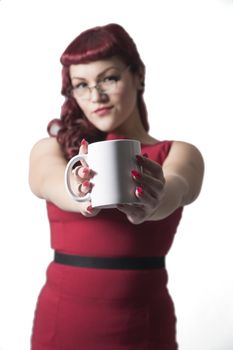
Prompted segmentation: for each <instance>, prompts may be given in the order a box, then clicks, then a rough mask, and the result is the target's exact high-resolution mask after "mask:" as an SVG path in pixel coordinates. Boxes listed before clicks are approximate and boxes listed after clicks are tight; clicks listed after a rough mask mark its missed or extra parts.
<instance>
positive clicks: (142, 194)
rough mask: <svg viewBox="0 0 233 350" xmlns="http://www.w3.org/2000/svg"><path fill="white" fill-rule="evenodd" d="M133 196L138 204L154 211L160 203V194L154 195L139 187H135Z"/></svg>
mask: <svg viewBox="0 0 233 350" xmlns="http://www.w3.org/2000/svg"><path fill="white" fill-rule="evenodd" d="M135 196H136V197H137V198H138V199H139V200H140V203H141V204H142V205H144V207H145V208H147V209H148V208H151V209H155V208H156V207H157V206H158V204H159V201H160V198H161V196H160V194H159V195H154V194H151V193H149V192H147V191H145V189H144V188H142V187H141V186H137V187H136V190H135Z"/></svg>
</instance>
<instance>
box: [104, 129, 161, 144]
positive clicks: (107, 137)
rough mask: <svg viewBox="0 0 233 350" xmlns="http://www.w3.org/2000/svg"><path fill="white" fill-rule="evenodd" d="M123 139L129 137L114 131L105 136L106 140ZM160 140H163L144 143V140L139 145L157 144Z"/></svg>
mask: <svg viewBox="0 0 233 350" xmlns="http://www.w3.org/2000/svg"><path fill="white" fill-rule="evenodd" d="M122 139H123V140H125V139H130V138H128V137H126V136H123V135H120V134H116V133H114V132H109V133H108V134H107V136H106V139H105V140H106V141H110V140H122ZM161 142H164V141H156V142H154V143H144V142H141V145H142V146H145V147H146V146H153V145H157V144H159V143H161Z"/></svg>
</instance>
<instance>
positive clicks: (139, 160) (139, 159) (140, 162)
mask: <svg viewBox="0 0 233 350" xmlns="http://www.w3.org/2000/svg"><path fill="white" fill-rule="evenodd" d="M136 161H137V163H138V165H142V163H143V159H142V156H139V155H136Z"/></svg>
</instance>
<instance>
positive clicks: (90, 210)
mask: <svg viewBox="0 0 233 350" xmlns="http://www.w3.org/2000/svg"><path fill="white" fill-rule="evenodd" d="M92 210H93V208H92V206H91V205H89V206H88V207H87V211H89V213H91V212H92Z"/></svg>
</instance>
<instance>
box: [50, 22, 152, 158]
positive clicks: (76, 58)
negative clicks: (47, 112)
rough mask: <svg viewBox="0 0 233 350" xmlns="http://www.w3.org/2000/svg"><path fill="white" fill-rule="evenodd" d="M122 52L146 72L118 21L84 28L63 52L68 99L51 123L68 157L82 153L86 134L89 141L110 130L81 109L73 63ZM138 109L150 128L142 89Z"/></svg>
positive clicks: (134, 67) (136, 70)
mask: <svg viewBox="0 0 233 350" xmlns="http://www.w3.org/2000/svg"><path fill="white" fill-rule="evenodd" d="M112 56H118V57H119V58H120V59H121V60H122V61H123V62H125V63H126V65H129V66H130V69H131V72H132V73H133V74H144V72H145V66H144V63H143V62H142V60H141V58H140V55H139V53H138V51H137V48H136V45H135V43H134V41H133V40H132V38H131V37H130V36H129V34H128V33H127V32H126V31H125V29H124V28H122V27H121V26H120V25H118V24H108V25H106V26H102V27H94V28H91V29H88V30H86V31H84V32H82V33H81V34H80V35H79V36H78V37H77V38H76V39H74V40H73V41H72V42H71V43H70V45H69V46H68V47H67V48H66V50H65V51H64V53H63V54H62V56H61V59H60V61H61V63H62V66H63V67H62V90H61V93H62V95H64V96H65V102H64V104H63V105H62V108H61V118H60V119H53V120H51V121H50V123H49V124H48V133H49V135H50V136H56V137H57V140H58V142H59V144H60V145H61V148H62V150H63V152H64V156H65V158H66V159H67V160H68V159H70V158H71V157H73V156H74V155H75V154H77V153H78V151H79V147H80V142H81V140H82V139H83V138H85V139H86V140H87V141H88V142H89V143H91V142H94V141H97V140H104V139H105V137H106V133H104V132H102V131H100V130H98V129H96V128H95V127H94V126H93V125H92V124H91V123H90V122H89V121H88V119H87V118H86V116H85V115H84V114H83V112H82V111H81V109H80V107H79V106H78V104H77V102H76V101H75V99H74V98H73V97H72V96H71V94H70V91H71V87H72V85H71V80H70V74H69V67H70V65H71V64H79V63H89V62H93V61H97V60H100V59H106V58H110V57H112ZM137 104H138V109H139V113H140V117H141V120H142V124H143V126H144V128H145V130H146V131H148V129H149V124H148V121H147V111H146V106H145V103H144V99H143V91H139V92H138V100H137Z"/></svg>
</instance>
